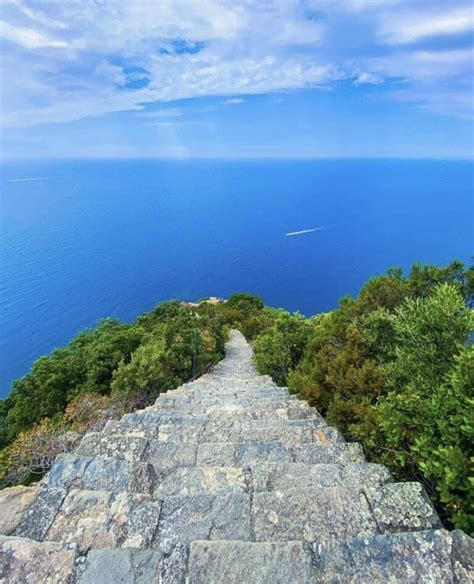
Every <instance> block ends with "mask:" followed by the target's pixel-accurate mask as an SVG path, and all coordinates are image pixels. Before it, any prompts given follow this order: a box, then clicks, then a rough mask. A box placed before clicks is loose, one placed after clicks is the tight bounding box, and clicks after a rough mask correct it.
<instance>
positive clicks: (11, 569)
mask: <svg viewBox="0 0 474 584" xmlns="http://www.w3.org/2000/svg"><path fill="white" fill-rule="evenodd" d="M76 556H77V551H76V546H75V545H63V544H60V543H39V542H37V541H33V540H31V539H27V538H23V537H13V536H10V537H9V536H4V535H0V582H2V583H5V584H9V583H11V584H16V583H18V584H20V583H23V582H25V583H28V584H58V583H66V582H69V576H70V574H71V573H72V572H73V569H74V562H75V560H76Z"/></svg>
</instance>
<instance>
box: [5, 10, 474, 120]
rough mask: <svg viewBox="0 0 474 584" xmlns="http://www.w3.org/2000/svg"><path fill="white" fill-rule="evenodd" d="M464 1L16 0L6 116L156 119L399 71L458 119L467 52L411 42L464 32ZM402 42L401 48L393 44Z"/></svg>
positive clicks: (381, 78)
mask: <svg viewBox="0 0 474 584" xmlns="http://www.w3.org/2000/svg"><path fill="white" fill-rule="evenodd" d="M440 6H441V7H443V6H444V8H443V9H441V8H440ZM468 8H469V7H468V4H467V0H466V1H465V0H452V2H451V3H449V4H448V5H447V8H446V4H445V3H442V2H437V1H434V0H433V3H432V4H430V3H427V2H425V1H424V2H422V1H421V0H338V1H336V0H304V1H303V0H285V1H280V0H267V1H266V2H261V1H260V0H245V1H244V2H238V3H235V2H233V1H231V0H199V1H197V0H159V1H147V2H132V1H130V2H117V1H115V0H103V1H101V2H100V3H99V2H96V1H95V0H81V1H80V2H66V1H65V2H41V3H39V2H33V1H29V0H16V2H15V3H10V4H9V8H8V11H4V15H3V17H4V22H3V25H2V26H1V27H0V35H1V36H2V37H3V38H4V39H5V40H7V41H9V43H5V45H4V47H3V48H4V51H3V53H4V54H3V55H2V56H3V63H2V67H1V75H2V77H3V81H1V80H0V83H1V85H2V101H1V106H0V107H1V110H2V112H1V113H2V119H3V124H4V125H7V126H29V125H34V124H42V123H62V122H69V121H74V120H78V119H81V118H83V117H88V116H101V115H104V114H108V113H112V112H118V111H125V110H130V111H135V112H137V113H136V115H137V116H149V119H150V120H152V119H156V121H157V123H168V122H166V120H163V122H161V120H160V119H161V118H163V119H164V118H167V117H169V118H172V117H178V116H180V115H181V114H182V110H181V109H180V108H175V107H168V108H166V107H163V108H160V109H158V110H154V111H150V112H145V111H143V110H144V109H145V108H146V107H149V106H152V107H156V104H157V103H165V102H173V101H175V100H180V99H189V98H198V97H209V96H215V97H221V98H222V99H223V101H224V102H225V103H228V104H232V103H233V104H237V103H240V100H243V99H244V96H245V95H252V94H258V93H270V92H285V91H292V90H298V89H305V88H322V89H323V88H328V87H331V86H332V85H333V84H334V82H336V81H338V80H343V79H347V80H352V81H353V82H354V84H356V85H362V84H372V85H374V84H382V83H384V82H386V81H387V80H391V79H400V78H403V79H404V80H406V84H407V86H409V87H407V91H410V90H411V91H412V92H413V95H416V96H417V98H416V100H415V101H416V103H418V101H419V99H421V97H422V96H423V95H425V94H426V95H425V101H424V103H426V104H427V107H429V104H430V103H434V102H433V100H431V101H430V94H432V93H433V92H436V91H437V92H438V93H439V95H443V96H444V98H445V99H446V108H445V109H446V111H449V112H452V113H453V112H456V111H458V113H459V114H460V115H463V116H464V115H465V114H466V103H467V100H466V99H465V98H466V95H467V94H468V91H469V89H466V84H465V83H463V82H462V79H461V78H464V77H466V76H469V74H470V70H471V64H470V62H469V58H471V55H468V54H467V53H466V52H465V51H464V50H457V51H454V50H451V51H446V50H438V51H436V50H433V49H432V48H431V49H429V50H428V49H420V48H417V49H416V50H414V49H411V48H408V49H407V48H406V44H407V43H411V42H413V41H420V40H422V39H423V38H428V37H430V38H431V37H432V36H433V35H446V34H454V33H462V32H463V31H466V30H468V27H469V26H471V25H470V24H469V22H470V21H469V9H468ZM339 21H341V22H342V23H343V24H342V25H341V28H340V29H339V28H338V26H339ZM348 22H350V26H351V27H352V28H353V30H354V31H356V34H355V35H354V38H356V39H357V38H363V39H364V40H363V44H364V46H367V47H369V48H370V44H371V43H372V44H378V45H380V43H385V44H386V45H387V46H388V47H389V48H390V51H389V52H387V51H386V52H385V56H384V57H375V56H371V54H370V50H369V51H368V53H369V54H364V53H363V52H361V51H359V53H357V54H358V55H359V56H358V57H357V58H355V57H354V55H353V52H352V50H351V46H350V40H351V39H350V34H349V35H348V32H347V31H348V28H347V26H348ZM358 27H359V28H358ZM341 37H344V38H343V39H342V40H343V41H344V42H345V43H346V44H345V45H344V50H340V49H339V46H338V42H339V41H340V39H341ZM345 37H347V38H345ZM334 39H336V40H334ZM358 43H359V44H358V45H357V43H356V46H357V48H359V49H360V46H361V42H360V41H358ZM398 45H405V46H404V47H403V50H402V49H400V52H397V51H398ZM334 46H335V47H336V49H337V50H333V47H334ZM453 84H454V85H455V87H452V88H451V89H452V90H451V92H447V91H444V89H443V88H444V87H445V86H448V85H453ZM404 89H405V88H404ZM463 92H464V93H463ZM439 101H440V100H438V102H439ZM434 109H435V110H436V111H440V106H439V103H438V104H437V105H436V106H434Z"/></svg>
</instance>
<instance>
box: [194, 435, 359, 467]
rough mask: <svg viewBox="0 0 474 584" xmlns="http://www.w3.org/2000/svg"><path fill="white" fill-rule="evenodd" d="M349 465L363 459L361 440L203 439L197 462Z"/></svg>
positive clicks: (205, 463)
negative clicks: (337, 442)
mask: <svg viewBox="0 0 474 584" xmlns="http://www.w3.org/2000/svg"><path fill="white" fill-rule="evenodd" d="M275 461H277V462H281V463H285V462H288V463H290V462H299V463H303V464H328V463H334V464H348V463H353V462H364V461H365V458H364V453H363V451H362V448H361V446H360V444H358V443H343V444H316V443H311V444H300V445H296V446H295V445H290V446H288V445H284V444H281V443H280V442H256V441H253V442H251V441H250V442H217V443H216V442H201V443H200V444H199V445H198V448H197V457H196V464H198V465H200V466H204V465H208V466H242V467H246V466H251V465H255V464H258V463H260V462H275Z"/></svg>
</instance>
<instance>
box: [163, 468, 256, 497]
mask: <svg viewBox="0 0 474 584" xmlns="http://www.w3.org/2000/svg"><path fill="white" fill-rule="evenodd" d="M249 482H250V479H249V477H248V476H247V474H246V472H245V470H244V469H243V468H238V467H225V466H216V467H212V466H202V467H201V466H198V467H180V468H177V469H175V470H174V471H173V472H171V473H170V474H169V475H168V476H167V477H166V478H165V479H164V481H163V482H162V483H160V484H159V485H158V486H157V487H156V489H155V492H154V497H155V498H164V497H169V496H172V495H180V496H183V495H199V494H201V493H203V494H209V495H215V494H217V493H222V492H224V493H227V494H228V493H247V492H248V491H249Z"/></svg>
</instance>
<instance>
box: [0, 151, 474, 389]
mask: <svg viewBox="0 0 474 584" xmlns="http://www.w3.org/2000/svg"><path fill="white" fill-rule="evenodd" d="M17 179H41V180H17ZM473 180H474V164H473V163H470V162H433V161H397V160H394V161H381V160H357V161H355V160H352V161H311V162H310V161H297V162H295V161H291V162H290V161H272V162H268V161H265V162H263V161H259V162H208V161H206V162H204V161H201V162H163V161H161V162H156V161H126V162H124V161H100V162H99V161H94V162H91V161H87V162H84V161H80V162H79V161H78V162H70V161H68V162H60V163H58V162H54V163H53V162H40V163H39V162H22V163H9V164H5V165H3V166H2V167H1V180H0V184H1V200H0V217H1V220H0V221H1V223H0V226H1V233H0V267H1V283H0V319H1V321H0V327H1V339H0V361H1V372H0V395H6V394H7V393H8V391H9V387H10V384H11V381H12V380H13V379H15V378H17V377H19V376H21V375H24V374H25V373H27V372H28V370H29V368H30V366H31V363H32V362H33V360H34V359H36V358H37V357H38V356H40V355H42V354H45V353H48V352H49V351H50V350H51V349H52V348H53V347H56V346H60V345H63V344H66V343H67V342H68V341H69V340H70V339H71V338H72V336H73V335H75V334H76V333H77V332H78V331H80V330H81V329H83V328H84V327H87V326H90V325H93V324H95V323H96V322H97V320H99V319H100V318H103V317H105V316H115V317H118V318H120V319H123V320H125V321H127V320H131V319H133V318H134V317H135V316H136V315H138V314H139V313H140V312H142V311H144V310H149V309H151V308H152V307H153V306H154V305H155V304H156V303H157V302H159V301H161V300H165V299H168V298H179V299H186V300H191V299H196V298H200V297H204V296H209V295H217V296H227V295H229V294H230V293H232V292H235V291H248V292H254V293H257V294H260V295H261V296H262V297H263V298H264V300H265V301H266V302H267V303H268V304H271V305H273V306H279V307H284V308H287V309H290V310H300V311H301V312H303V313H305V314H307V315H309V314H313V313H317V312H319V311H324V310H328V309H331V308H333V307H335V306H336V305H337V301H338V299H339V298H340V297H341V296H343V295H344V294H355V293H356V292H357V290H358V289H359V287H360V286H361V284H362V283H363V282H364V281H365V280H366V279H367V278H368V277H370V276H372V275H375V274H377V273H380V272H383V271H385V270H386V269H387V268H389V267H391V266H402V267H403V268H408V267H409V266H410V265H411V264H412V262H414V261H417V260H420V261H423V262H433V263H436V264H443V263H445V262H449V261H450V260H452V259H454V258H459V259H462V260H464V261H468V259H469V257H470V255H471V254H472V252H473V245H472V243H473V239H472V221H473V208H472V204H473V190H474V189H473ZM315 227H324V229H321V230H319V231H315V232H312V233H307V234H302V235H298V236H294V237H287V236H285V233H287V232H293V231H299V230H304V229H312V228H315Z"/></svg>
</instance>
